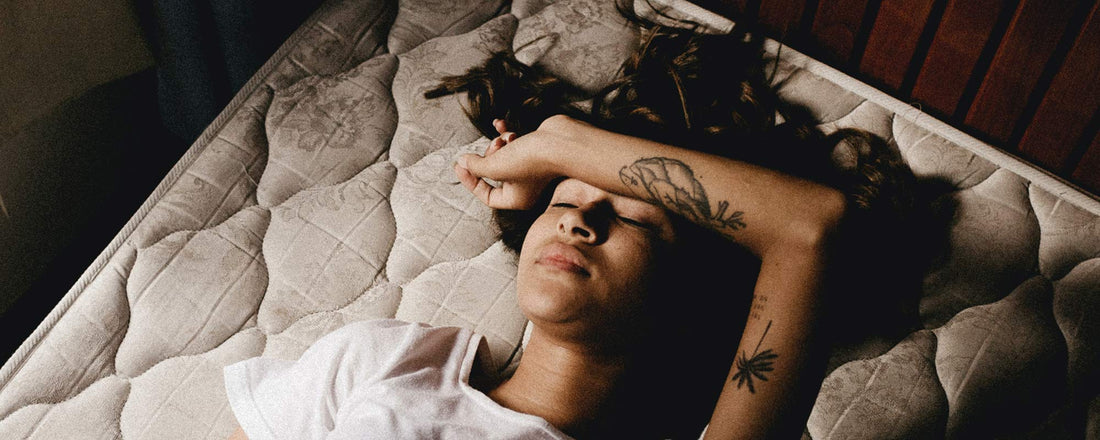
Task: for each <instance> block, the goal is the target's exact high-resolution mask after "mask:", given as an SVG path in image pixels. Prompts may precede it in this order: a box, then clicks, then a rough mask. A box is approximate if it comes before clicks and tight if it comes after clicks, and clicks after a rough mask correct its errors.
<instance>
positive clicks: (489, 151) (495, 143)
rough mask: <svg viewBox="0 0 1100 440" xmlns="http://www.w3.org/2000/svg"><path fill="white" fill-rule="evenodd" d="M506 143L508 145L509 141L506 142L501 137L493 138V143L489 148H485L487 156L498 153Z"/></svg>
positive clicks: (490, 143)
mask: <svg viewBox="0 0 1100 440" xmlns="http://www.w3.org/2000/svg"><path fill="white" fill-rule="evenodd" d="M506 143H507V141H505V140H504V139H502V138H501V137H499V136H498V137H496V138H493V141H492V142H489V146H488V147H487V148H485V155H486V156H489V155H491V154H493V153H496V152H497V150H499V149H500V148H501V147H503V146H504V144H506Z"/></svg>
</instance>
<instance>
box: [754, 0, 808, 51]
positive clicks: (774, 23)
mask: <svg viewBox="0 0 1100 440" xmlns="http://www.w3.org/2000/svg"><path fill="white" fill-rule="evenodd" d="M805 10H806V0H765V1H763V2H761V3H760V11H759V12H758V15H757V18H758V21H759V22H760V24H761V25H763V26H764V28H765V29H767V30H768V31H769V32H770V35H772V38H775V39H777V40H779V41H782V42H784V43H789V41H788V39H787V37H788V36H790V35H791V34H794V33H797V32H798V30H799V28H800V27H801V26H802V14H803V12H805Z"/></svg>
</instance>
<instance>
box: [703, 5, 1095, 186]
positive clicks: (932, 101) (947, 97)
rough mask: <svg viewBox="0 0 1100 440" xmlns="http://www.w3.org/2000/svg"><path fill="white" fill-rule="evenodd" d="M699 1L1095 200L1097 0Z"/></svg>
mask: <svg viewBox="0 0 1100 440" xmlns="http://www.w3.org/2000/svg"><path fill="white" fill-rule="evenodd" d="M698 3H700V4H703V5H705V6H707V7H709V8H711V9H713V10H716V11H721V12H722V13H724V14H726V15H727V16H730V17H736V18H739V19H741V20H747V21H750V22H756V23H759V24H760V25H761V26H762V28H763V29H765V30H766V31H767V32H768V34H769V36H771V37H772V38H775V39H776V40H779V41H782V42H783V43H784V44H786V45H789V46H791V47H793V48H795V49H797V50H799V51H800V52H802V53H805V54H807V55H810V56H812V57H814V58H815V59H817V60H819V61H822V62H825V63H826V64H829V65H830V66H832V67H835V68H837V69H839V70H841V71H843V72H844V73H847V74H848V75H851V76H853V77H855V78H857V79H860V80H861V81H863V82H866V83H868V84H871V85H873V86H875V87H876V88H878V89H880V90H883V91H886V92H888V93H890V94H891V95H892V96H894V97H895V98H898V99H900V100H902V101H905V102H909V103H911V104H913V105H915V106H917V107H918V108H920V109H921V110H923V111H925V112H927V113H929V114H931V115H933V116H936V117H937V118H938V119H940V120H943V121H945V122H948V123H950V124H951V125H953V126H955V127H957V128H959V129H961V130H963V131H964V132H967V133H968V134H970V135H972V136H974V137H976V138H978V139H981V140H982V141H985V142H987V143H990V144H992V145H994V146H996V147H998V148H1000V149H1001V150H1003V151H1005V152H1007V153H1010V154H1012V155H1015V156H1017V157H1020V158H1023V159H1025V160H1027V161H1029V162H1031V163H1033V164H1036V165H1038V166H1040V167H1042V168H1043V169H1045V170H1046V171H1048V172H1050V173H1052V174H1054V175H1056V176H1058V177H1059V178H1061V179H1064V180H1067V181H1069V182H1070V183H1071V184H1075V185H1077V186H1078V187H1081V188H1083V189H1085V190H1087V191H1089V192H1091V193H1092V195H1093V197H1096V194H1098V193H1100V116H1098V114H1100V113H1098V112H1097V110H1098V109H1100V87H1098V86H1097V84H1098V82H1097V78H1100V2H1098V1H1096V0H1092V1H1078V0H1057V1H1043V0H709V1H703V2H698Z"/></svg>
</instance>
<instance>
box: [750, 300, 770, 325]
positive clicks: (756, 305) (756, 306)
mask: <svg viewBox="0 0 1100 440" xmlns="http://www.w3.org/2000/svg"><path fill="white" fill-rule="evenodd" d="M767 307H768V296H767V295H761V294H756V295H753V297H752V307H750V308H749V317H750V318H752V319H760V313H762V312H763V311H764V309H766V308H767Z"/></svg>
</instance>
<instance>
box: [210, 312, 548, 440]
mask: <svg viewBox="0 0 1100 440" xmlns="http://www.w3.org/2000/svg"><path fill="white" fill-rule="evenodd" d="M481 340H482V337H481V336H480V335H477V334H475V333H473V332H472V331H470V330H468V329H464V328H458V327H431V326H427V325H424V324H412V323H407V322H403V321H397V320H377V321H363V322H356V323H352V324H348V325H347V326H345V327H343V328H341V329H339V330H336V331H334V332H332V333H330V334H328V335H326V336H325V337H323V338H321V339H319V340H317V342H315V343H314V344H313V345H312V346H311V347H310V348H309V349H308V350H306V352H305V353H303V354H302V356H301V358H299V359H298V360H297V361H296V362H291V361H285V360H279V359H269V358H263V357H257V358H252V359H248V360H245V361H241V362H238V363H236V364H233V365H230V366H228V367H226V368H225V389H226V394H228V396H229V403H230V406H231V407H232V409H233V413H234V414H235V415H236V416H237V422H238V423H240V425H241V428H243V429H244V432H245V434H247V435H248V438H249V439H250V440H268V439H293V440H301V439H328V440H336V439H386V440H390V439H478V440H481V439H568V438H569V437H568V436H567V435H565V434H563V433H562V432H561V431H559V430H558V429H557V428H555V427H554V426H553V425H551V424H550V423H548V422H546V421H545V420H543V419H542V418H540V417H537V416H534V415H530V414H524V413H520V412H516V411H513V410H510V409H508V408H504V407H502V406H500V405H499V404H497V403H496V402H494V401H493V400H492V399H490V398H489V397H488V396H486V395H485V394H483V393H482V392H480V391H478V390H476V389H474V388H473V387H471V386H470V384H469V378H470V370H471V369H472V368H473V365H474V360H475V358H476V357H477V351H478V347H479V346H480V345H481Z"/></svg>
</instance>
